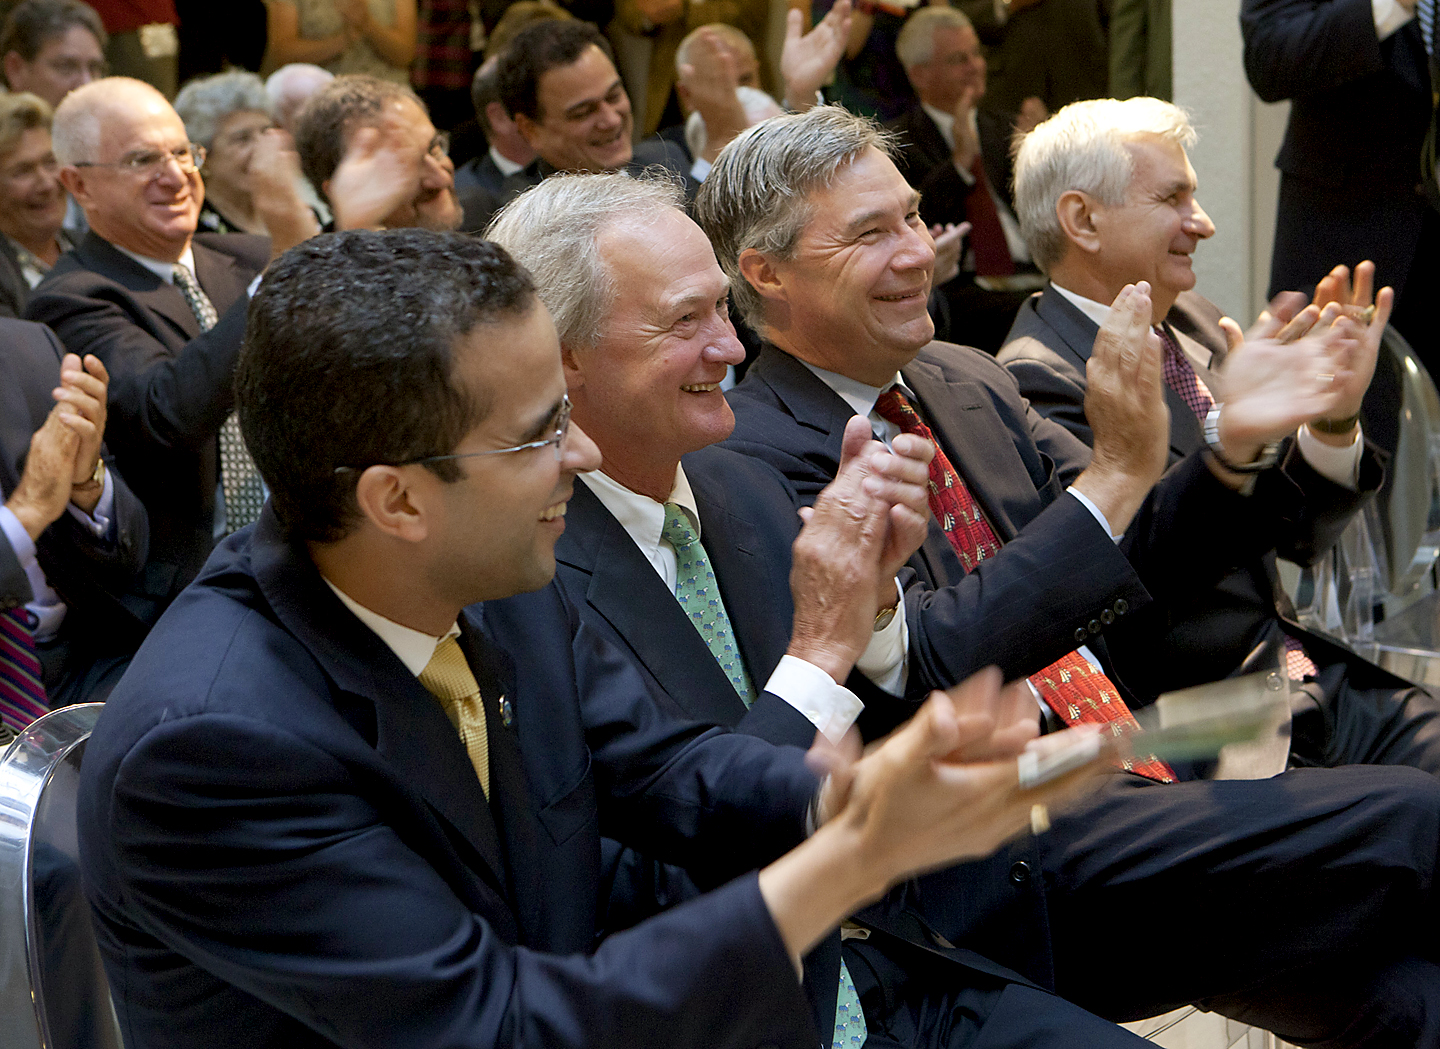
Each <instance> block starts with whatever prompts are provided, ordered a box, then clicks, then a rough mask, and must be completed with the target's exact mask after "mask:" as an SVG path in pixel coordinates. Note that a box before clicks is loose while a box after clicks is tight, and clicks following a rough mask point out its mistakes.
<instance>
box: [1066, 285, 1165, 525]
mask: <svg viewBox="0 0 1440 1049" xmlns="http://www.w3.org/2000/svg"><path fill="white" fill-rule="evenodd" d="M1150 310H1151V305H1150V285H1149V284H1147V283H1146V282H1144V281H1141V282H1140V283H1139V284H1127V285H1126V286H1125V287H1124V288H1122V289H1121V290H1120V294H1119V295H1118V296H1116V298H1115V303H1114V306H1113V308H1112V309H1111V310H1110V316H1109V317H1108V318H1107V319H1106V321H1105V324H1104V325H1103V326H1102V327H1101V329H1100V332H1099V334H1098V335H1096V337H1095V345H1094V349H1093V350H1092V351H1091V355H1090V361H1089V364H1088V365H1087V367H1086V372H1085V374H1086V386H1087V388H1086V392H1085V416H1086V418H1088V419H1089V420H1090V425H1091V428H1092V430H1093V432H1094V453H1093V455H1092V456H1091V459H1090V465H1089V466H1088V467H1087V468H1086V470H1085V472H1084V473H1082V474H1081V475H1080V476H1079V477H1078V478H1076V480H1075V488H1076V489H1077V490H1078V491H1080V492H1083V493H1084V494H1085V496H1086V497H1087V498H1088V499H1090V500H1091V501H1092V502H1093V503H1094V504H1095V505H1096V506H1097V507H1099V508H1100V512H1101V513H1103V514H1104V515H1105V519H1106V520H1107V521H1109V523H1110V528H1111V530H1112V531H1114V532H1116V533H1119V532H1123V531H1124V530H1125V528H1126V527H1127V526H1128V525H1129V524H1130V519H1131V518H1132V517H1134V516H1135V512H1136V511H1137V510H1138V509H1139V508H1140V504H1141V503H1142V502H1143V501H1144V499H1145V496H1146V494H1147V493H1148V492H1149V491H1150V489H1151V487H1152V486H1153V485H1154V484H1155V482H1156V481H1158V480H1159V479H1160V475H1161V474H1163V473H1164V472H1165V464H1166V462H1167V460H1168V457H1169V454H1170V412H1169V409H1168V408H1167V407H1166V406H1165V383H1164V379H1163V377H1162V372H1161V368H1162V364H1163V351H1162V348H1161V345H1160V339H1159V336H1157V335H1156V334H1155V333H1154V332H1153V331H1152V330H1151V328H1150Z"/></svg>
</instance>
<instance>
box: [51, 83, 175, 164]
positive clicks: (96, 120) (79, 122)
mask: <svg viewBox="0 0 1440 1049" xmlns="http://www.w3.org/2000/svg"><path fill="white" fill-rule="evenodd" d="M137 91H138V92H141V93H142V94H143V93H149V94H150V95H152V96H157V97H159V98H161V99H165V96H164V95H162V94H160V92H159V91H156V90H155V88H153V87H151V86H150V85H149V84H147V83H145V81H143V80H135V79H133V78H132V77H126V76H107V77H104V78H102V79H100V80H92V81H90V83H88V84H82V85H81V86H80V87H77V88H76V89H75V90H74V91H72V92H70V93H69V94H68V95H66V96H65V97H64V98H63V99H61V100H60V104H59V105H58V106H56V107H55V121H54V123H53V125H52V126H51V128H50V144H51V146H52V148H53V149H54V150H55V159H56V160H57V161H59V162H60V164H61V165H62V166H70V167H73V166H74V165H76V164H83V163H85V162H86V161H91V160H94V159H95V158H96V156H97V155H98V154H99V152H100V116H101V113H102V111H106V110H114V109H116V108H117V107H119V106H122V105H123V104H124V101H123V99H124V96H125V95H126V94H127V93H129V94H132V95H133V93H134V92H137ZM165 104H166V105H167V106H168V105H169V104H170V101H169V99H165Z"/></svg>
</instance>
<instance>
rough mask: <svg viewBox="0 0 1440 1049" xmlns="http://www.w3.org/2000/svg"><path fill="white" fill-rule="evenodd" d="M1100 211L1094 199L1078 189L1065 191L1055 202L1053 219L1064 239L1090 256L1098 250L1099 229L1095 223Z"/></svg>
mask: <svg viewBox="0 0 1440 1049" xmlns="http://www.w3.org/2000/svg"><path fill="white" fill-rule="evenodd" d="M1100 210H1101V209H1100V206H1099V202H1098V201H1096V200H1095V198H1094V197H1092V196H1090V195H1089V194H1088V193H1082V192H1080V190H1078V189H1067V190H1066V191H1065V192H1064V193H1062V194H1060V199H1059V200H1057V201H1056V202H1055V217H1056V218H1057V219H1058V220H1059V222H1060V228H1061V229H1062V230H1064V231H1065V238H1066V239H1067V240H1068V241H1070V243H1071V244H1073V245H1075V247H1076V248H1078V249H1079V250H1081V251H1084V252H1087V253H1089V254H1092V255H1093V254H1096V253H1097V252H1099V250H1100V229H1099V225H1098V224H1097V222H1096V218H1097V217H1098V213H1099V211H1100Z"/></svg>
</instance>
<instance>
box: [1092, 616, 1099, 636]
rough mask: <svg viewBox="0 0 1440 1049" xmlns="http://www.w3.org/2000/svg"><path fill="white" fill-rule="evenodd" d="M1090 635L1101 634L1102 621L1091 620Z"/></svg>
mask: <svg viewBox="0 0 1440 1049" xmlns="http://www.w3.org/2000/svg"><path fill="white" fill-rule="evenodd" d="M1090 633H1092V634H1098V633H1100V620H1098V619H1092V620H1090Z"/></svg>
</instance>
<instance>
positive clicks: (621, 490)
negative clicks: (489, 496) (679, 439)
mask: <svg viewBox="0 0 1440 1049" xmlns="http://www.w3.org/2000/svg"><path fill="white" fill-rule="evenodd" d="M580 479H581V480H582V481H583V482H584V483H585V485H586V486H587V487H588V488H589V489H590V491H592V492H593V493H594V494H595V497H596V498H597V499H599V500H600V502H601V504H602V505H603V506H604V507H605V509H606V510H608V511H610V514H611V516H613V517H614V518H615V520H616V521H618V522H619V523H620V526H621V527H622V528H624V529H625V533H626V534H627V535H628V536H630V538H631V539H632V540H633V541H634V543H635V545H636V546H637V547H638V548H639V550H640V553H641V554H642V555H643V556H644V557H645V560H647V561H648V562H649V563H650V566H651V567H652V568H654V569H655V572H656V574H658V575H659V576H660V578H661V580H663V581H664V583H665V587H666V589H667V590H669V591H670V592H671V593H674V591H675V582H676V579H677V577H678V575H679V566H678V563H677V559H676V556H675V548H674V547H672V546H671V545H670V543H669V542H668V541H666V540H665V539H664V538H663V537H662V535H661V533H662V532H663V531H664V528H665V507H664V504H663V503H658V502H656V501H655V500H654V499H651V498H650V497H649V496H645V495H640V494H639V493H637V492H632V491H631V490H630V489H628V488H626V487H625V486H624V485H622V484H620V483H619V482H617V481H615V480H614V479H613V478H610V477H608V476H606V475H605V474H604V473H602V472H600V471H599V470H596V471H593V472H591V473H586V474H581V475H580ZM667 502H672V503H675V504H677V505H678V506H680V507H681V508H682V509H683V510H684V511H685V513H686V516H688V517H689V518H690V524H691V527H692V528H693V529H694V530H695V535H696V537H697V538H699V536H700V513H699V510H698V509H697V507H696V504H695V495H694V493H693V492H692V491H691V489H690V482H689V481H688V480H687V479H686V477H685V470H684V468H683V467H681V466H679V465H677V466H676V467H675V485H674V487H673V488H672V489H671V492H670V497H669V499H668V500H667ZM904 611H905V605H904V602H903V601H902V602H901V603H900V607H899V610H898V612H897V614H896V616H895V618H894V620H892V621H891V623H890V625H889V626H888V627H886V628H885V629H884V630H880V631H877V632H876V633H875V635H873V636H872V638H871V642H870V648H867V649H866V656H868V657H870V658H869V663H870V664H871V665H872V670H871V671H866V670H865V669H864V668H863V667H861V663H860V662H857V663H856V666H857V667H861V672H862V673H865V674H866V676H867V677H869V678H870V679H871V680H872V681H876V683H877V684H880V685H881V687H882V688H883V687H886V686H885V684H884V683H883V682H882V681H881V680H879V679H877V677H876V675H875V673H874V672H873V669H874V668H873V664H874V662H876V652H872V651H871V650H872V649H874V650H877V652H879V653H880V656H881V659H882V660H884V659H886V658H887V657H888V660H889V662H892V663H898V664H899V665H900V667H901V670H902V675H903V667H904V657H905V626H904V622H903V619H904ZM897 652H898V655H897V654H896V653H897ZM862 661H864V657H862ZM885 670H886V671H888V673H882V674H881V678H889V679H892V680H893V679H894V677H895V676H896V675H895V673H894V668H893V667H887V668H885ZM903 688H904V678H903V676H901V677H900V678H899V691H903ZM764 691H766V692H773V693H774V694H775V695H777V696H779V697H780V698H781V699H783V700H784V701H785V702H786V703H789V704H790V705H791V706H792V707H794V708H795V709H796V710H798V711H800V713H802V714H804V715H805V717H806V718H807V719H808V720H809V721H810V723H811V724H813V725H814V726H815V727H816V728H817V729H818V730H819V731H820V732H822V733H824V735H825V737H826V738H827V739H829V740H830V741H831V742H838V741H839V740H840V738H841V737H842V736H843V735H844V734H845V732H846V731H847V730H848V729H849V728H850V726H851V725H852V724H854V722H855V719H856V718H857V717H858V716H859V714H860V711H861V710H862V709H864V704H862V703H861V702H860V700H859V699H858V698H857V697H856V696H855V694H854V693H853V692H851V691H850V690H849V689H847V688H844V687H842V686H840V685H837V684H836V683H835V682H834V681H833V680H832V679H831V677H830V675H829V674H827V673H825V672H824V671H823V670H821V669H820V668H819V667H817V666H815V665H814V664H812V663H808V662H806V661H805V660H803V659H797V658H796V657H794V656H790V655H786V656H782V657H781V658H780V663H779V665H778V666H776V668H775V671H774V673H772V674H771V675H770V680H768V681H767V682H766V683H765V687H764Z"/></svg>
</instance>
